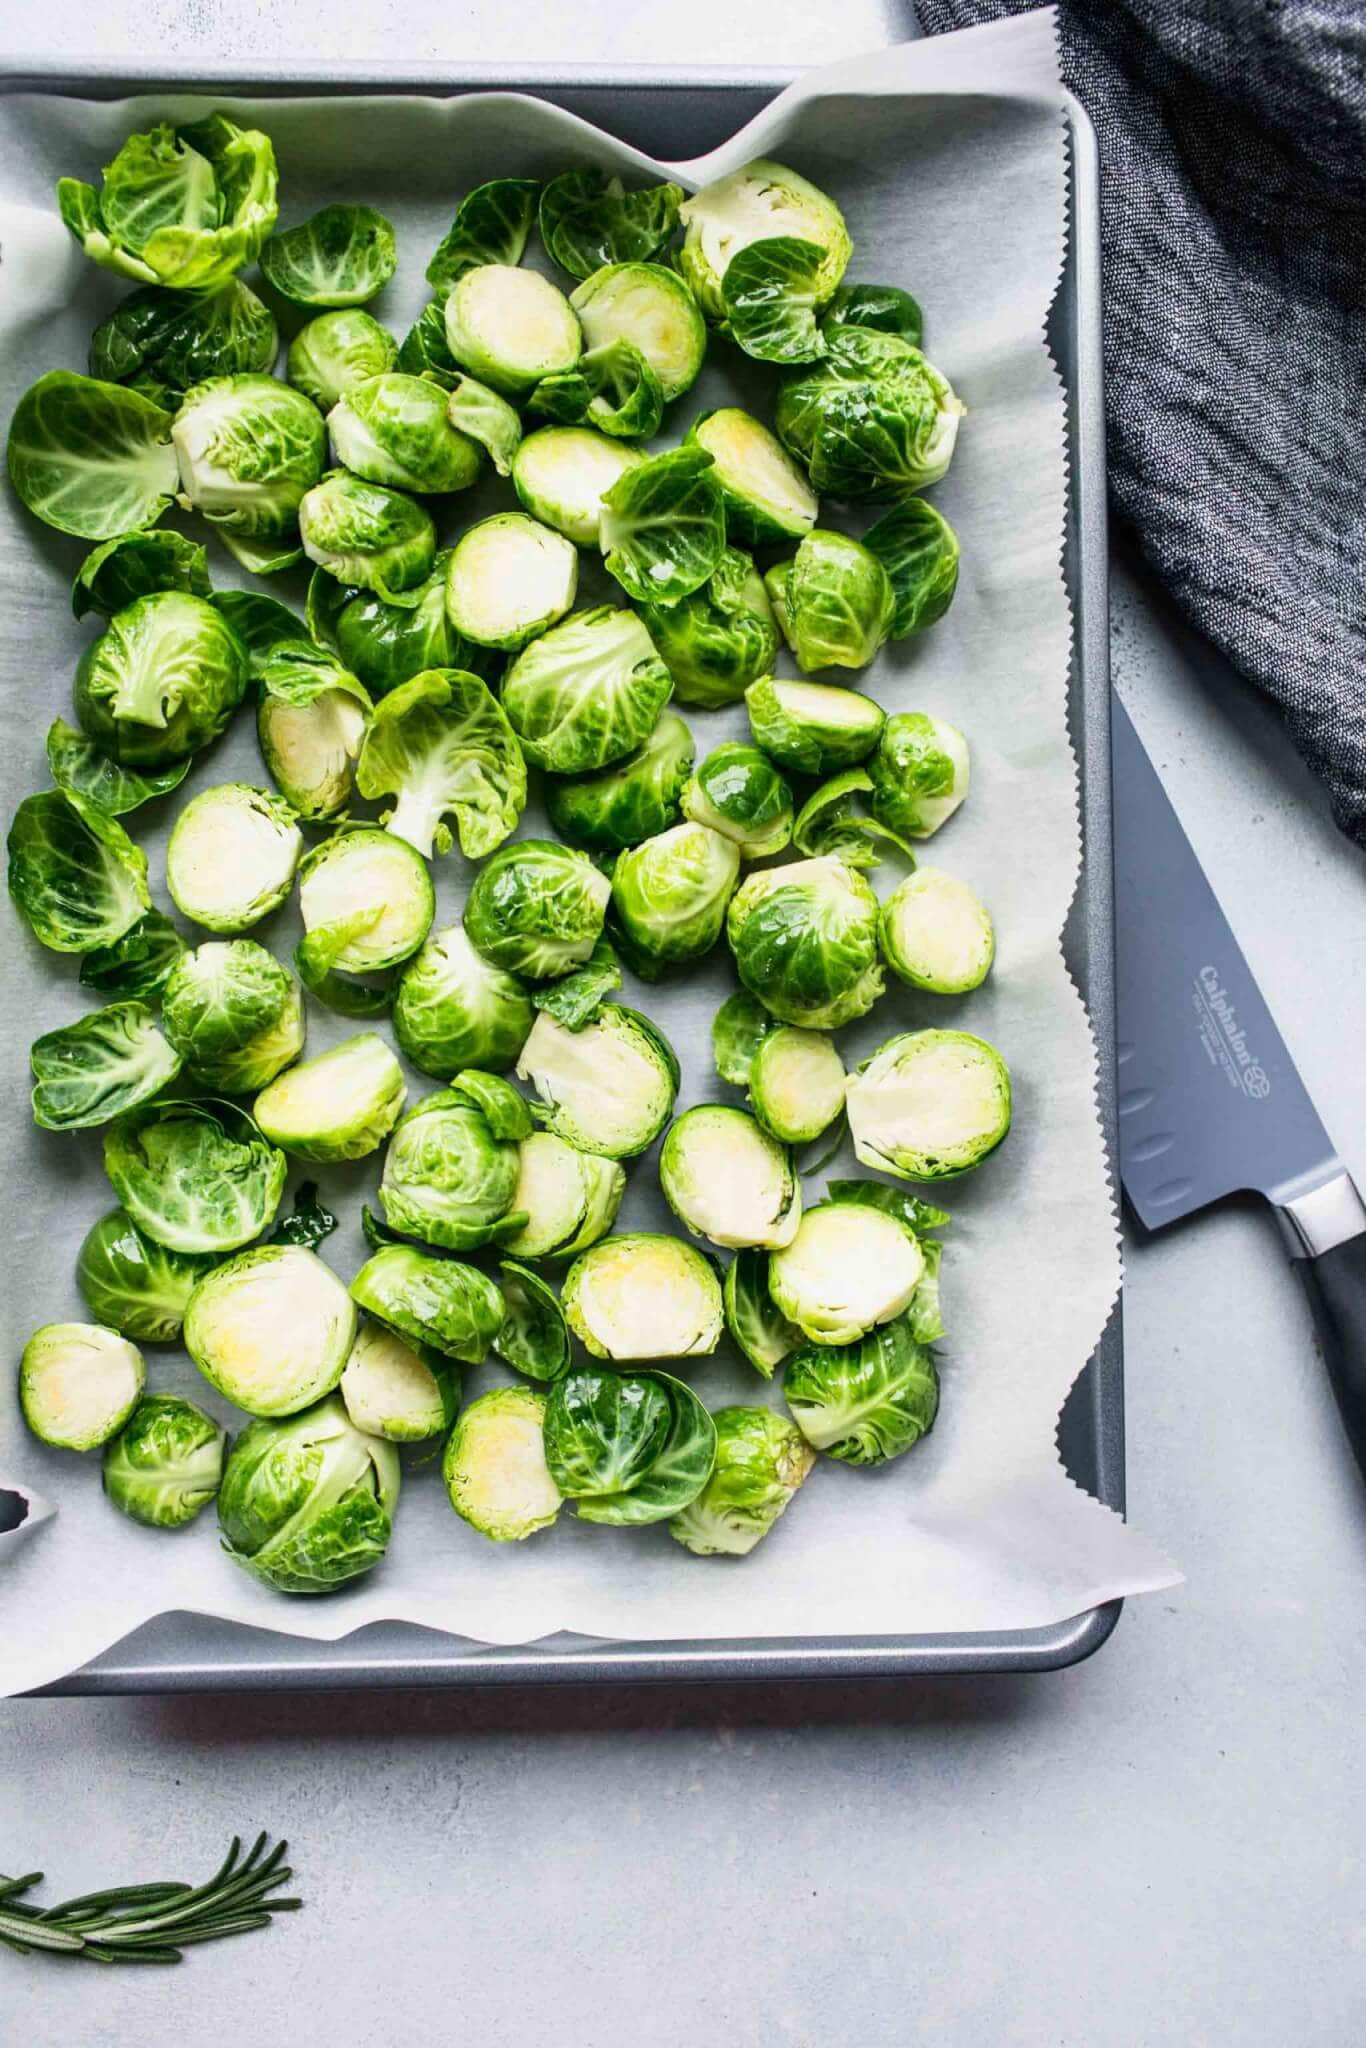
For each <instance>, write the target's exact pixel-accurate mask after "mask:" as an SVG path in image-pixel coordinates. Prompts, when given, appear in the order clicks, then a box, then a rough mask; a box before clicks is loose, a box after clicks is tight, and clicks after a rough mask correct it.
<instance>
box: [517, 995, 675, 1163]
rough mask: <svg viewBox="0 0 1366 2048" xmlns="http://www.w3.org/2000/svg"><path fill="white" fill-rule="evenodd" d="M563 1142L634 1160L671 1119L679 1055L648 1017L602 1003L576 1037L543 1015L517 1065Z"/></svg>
mask: <svg viewBox="0 0 1366 2048" xmlns="http://www.w3.org/2000/svg"><path fill="white" fill-rule="evenodd" d="M517 1076H518V1079H519V1080H525V1081H530V1082H531V1084H532V1086H533V1087H534V1088H535V1090H536V1093H537V1094H538V1095H539V1096H540V1098H541V1102H542V1104H543V1105H544V1120H545V1123H546V1125H547V1127H548V1128H549V1129H550V1130H551V1131H553V1132H554V1134H555V1135H556V1136H557V1137H560V1138H563V1139H565V1140H566V1142H567V1143H568V1144H570V1145H574V1146H576V1147H577V1148H578V1150H579V1151H581V1152H594V1153H600V1154H601V1155H602V1156H603V1157H604V1158H606V1159H631V1158H633V1157H634V1156H635V1155H636V1154H637V1153H638V1152H644V1151H645V1150H646V1149H647V1148H648V1147H649V1146H650V1145H652V1144H653V1143H654V1141H655V1139H656V1138H657V1137H658V1136H659V1134H660V1132H661V1131H662V1130H663V1128H664V1126H665V1124H667V1123H668V1121H669V1118H670V1117H671V1116H672V1115H673V1106H674V1098H675V1096H676V1095H677V1093H678V1082H679V1069H678V1061H677V1059H676V1058H675V1057H674V1053H673V1048H672V1047H671V1046H670V1044H669V1042H668V1040H667V1039H666V1038H665V1037H664V1035H663V1033H662V1032H661V1031H659V1030H658V1029H657V1028H656V1026H655V1025H653V1024H652V1023H651V1022H650V1020H649V1018H648V1017H642V1016H640V1015H639V1013H638V1012H637V1011H635V1010H628V1009H627V1008H626V1006H625V1004H623V1003H604V1004H603V1006H602V1008H601V1009H600V1010H599V1011H598V1013H597V1015H596V1016H595V1017H594V1019H593V1021H592V1023H591V1024H587V1025H585V1026H584V1027H583V1029H582V1030H580V1031H570V1030H568V1029H567V1028H566V1027H565V1026H564V1025H563V1024H559V1023H557V1022H556V1021H555V1019H554V1018H553V1017H551V1016H548V1015H547V1014H546V1012H545V1011H542V1012H541V1014H540V1016H539V1017H538V1018H537V1019H536V1022H535V1024H534V1026H533V1027H532V1032H531V1036H530V1038H528V1040H527V1042H526V1044H525V1045H524V1046H523V1047H522V1056H521V1058H520V1059H519V1060H518V1062H517Z"/></svg>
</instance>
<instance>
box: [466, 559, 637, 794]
mask: <svg viewBox="0 0 1366 2048" xmlns="http://www.w3.org/2000/svg"><path fill="white" fill-rule="evenodd" d="M562 545H566V546H567V545H568V543H567V542H566V543H562ZM571 552H572V550H571ZM671 689H672V682H671V680H670V676H669V671H668V669H667V668H666V667H665V666H664V663H663V662H662V661H661V660H660V659H659V656H658V655H657V654H656V652H655V649H654V645H653V643H652V641H651V639H650V636H649V634H648V633H647V632H646V630H645V628H644V626H643V625H642V624H641V622H640V620H639V619H638V618H637V617H636V615H635V613H634V612H632V611H626V610H624V609H621V610H618V609H615V608H614V607H613V606H611V605H606V604H604V605H596V606H594V608H593V609H592V610H591V611H583V612H575V613H574V615H573V617H572V618H568V619H566V620H564V622H563V624H561V625H558V626H553V627H552V628H551V630H550V631H549V632H548V633H545V634H543V635H542V636H541V638H540V639H539V640H536V641H534V642H533V643H532V645H531V646H530V647H528V648H527V649H525V651H524V652H523V653H522V654H520V655H519V656H518V658H517V659H516V661H514V662H513V663H512V665H511V667H510V668H509V669H508V672H507V675H506V676H505V677H504V679H503V693H502V697H503V708H504V709H505V711H506V712H507V715H508V718H509V719H510V721H511V723H512V728H513V731H514V732H515V733H516V734H517V737H518V739H519V740H520V741H521V743H522V751H523V752H524V753H525V755H526V757H527V759H528V760H529V761H531V762H533V763H534V764H535V765H536V767H538V768H545V769H548V770H549V771H550V772H551V773H552V774H554V775H584V774H588V773H591V772H592V771H594V770H595V769H599V768H608V767H611V766H612V765H613V763H615V762H617V761H623V760H625V758H626V756H627V755H628V754H632V753H634V752H635V750H636V749H637V748H638V747H641V746H643V745H644V744H645V742H646V740H647V739H648V738H649V736H650V734H651V732H652V731H653V730H654V725H655V721H656V719H657V718H658V717H659V714H660V712H661V711H662V710H663V708H664V705H665V704H666V703H667V702H668V698H669V693H670V690H671Z"/></svg>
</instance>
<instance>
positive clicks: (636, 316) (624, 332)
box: [569, 263, 707, 405]
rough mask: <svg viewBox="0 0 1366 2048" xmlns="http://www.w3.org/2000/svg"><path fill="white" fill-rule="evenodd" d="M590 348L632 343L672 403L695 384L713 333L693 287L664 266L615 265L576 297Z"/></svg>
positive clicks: (585, 284) (588, 281)
mask: <svg viewBox="0 0 1366 2048" xmlns="http://www.w3.org/2000/svg"><path fill="white" fill-rule="evenodd" d="M569 303H570V305H571V306H572V307H573V308H574V311H575V312H576V313H577V314H578V316H579V325H580V326H581V327H582V329H583V335H584V341H585V343H586V345H587V346H588V347H589V348H590V349H598V348H606V347H608V346H609V345H610V344H611V343H612V342H614V341H628V342H630V343H631V345H632V346H633V347H634V348H638V349H639V350H640V353H641V354H642V356H644V358H645V360H646V362H647V363H648V364H649V366H650V368H651V369H652V370H653V371H654V373H655V376H656V377H657V378H658V379H659V388H660V391H661V393H662V395H663V398H664V402H665V404H666V405H667V404H668V402H669V400H670V399H673V398H677V397H678V396H679V395H680V394H681V393H682V392H684V391H686V390H687V388H688V386H689V385H690V384H692V383H693V382H694V381H695V380H696V378H697V374H698V372H699V371H700V370H701V368H702V360H703V357H704V356H705V355H706V352H707V331H706V328H705V326H704V325H703V321H702V315H701V313H700V312H699V311H698V309H697V303H696V301H695V300H694V298H693V295H692V293H691V292H690V291H689V290H688V287H687V285H686V284H685V283H684V282H683V280H682V278H680V277H679V275H678V273H677V272H676V271H673V270H667V269H665V267H664V265H663V264H661V263H609V264H606V265H604V267H603V268H602V269H601V270H596V271H594V273H593V275H592V276H591V277H589V278H586V279H585V280H584V282H583V283H582V284H581V285H580V286H579V287H578V289H577V291H575V292H572V293H571V294H570V299H569Z"/></svg>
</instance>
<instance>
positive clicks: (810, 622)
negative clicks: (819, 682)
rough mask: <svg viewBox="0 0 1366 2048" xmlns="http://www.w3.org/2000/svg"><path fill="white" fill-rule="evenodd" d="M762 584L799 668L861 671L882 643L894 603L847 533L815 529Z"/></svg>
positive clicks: (877, 569)
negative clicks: (793, 553) (788, 560)
mask: <svg viewBox="0 0 1366 2048" xmlns="http://www.w3.org/2000/svg"><path fill="white" fill-rule="evenodd" d="M765 584H766V587H767V589H768V594H769V597H770V598H771V599H772V601H773V609H774V612H775V613H776V614H777V619H778V625H779V627H780V629H781V631H782V635H783V638H784V639H785V640H786V642H787V644H788V646H789V647H790V648H791V649H792V652H793V653H794V654H795V655H796V657H797V661H798V664H799V666H800V667H802V668H803V669H805V670H806V671H807V672H808V674H809V673H810V671H811V670H812V669H821V668H866V667H867V666H868V663H869V662H870V661H871V660H872V659H873V656H874V655H875V654H876V653H877V652H878V649H879V648H880V647H881V646H882V645H883V643H884V641H885V640H886V638H887V634H888V631H889V630H890V627H891V623H892V615H893V611H894V608H895V606H894V599H893V596H892V586H891V584H890V582H889V581H888V579H887V572H886V570H885V569H884V568H883V566H882V564H881V562H880V561H879V560H878V559H877V556H876V555H873V554H870V553H869V551H868V549H867V548H865V547H864V546H863V545H862V543H861V542H860V541H856V540H851V539H850V537H849V535H848V534H846V533H830V532H827V531H825V530H824V529H822V528H821V527H814V528H813V529H812V531H811V532H810V533H808V534H807V536H806V538H805V539H804V540H803V541H802V542H801V544H800V546H799V547H798V549H797V552H796V554H795V555H794V556H793V557H792V560H791V561H790V562H785V563H779V564H778V565H777V566H776V567H775V568H773V569H770V570H769V573H768V575H767V577H766V578H765Z"/></svg>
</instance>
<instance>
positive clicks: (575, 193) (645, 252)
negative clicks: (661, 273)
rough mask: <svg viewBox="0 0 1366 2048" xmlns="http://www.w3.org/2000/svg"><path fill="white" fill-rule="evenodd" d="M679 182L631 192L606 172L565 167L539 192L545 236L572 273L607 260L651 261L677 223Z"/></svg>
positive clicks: (554, 254)
mask: <svg viewBox="0 0 1366 2048" xmlns="http://www.w3.org/2000/svg"><path fill="white" fill-rule="evenodd" d="M682 198H683V188H682V186H681V185H647V186H645V187H644V188H643V189H642V190H640V191H637V192H628V191H627V190H626V188H625V187H624V185H623V184H622V182H621V179H620V178H618V177H614V176H613V177H609V176H608V175H607V174H606V173H605V172H603V171H564V172H562V173H561V174H560V176H559V177H558V178H552V179H551V180H550V183H549V184H548V185H547V186H546V188H545V190H544V191H543V192H542V194H541V221H540V225H541V240H542V241H543V242H544V243H545V246H546V248H547V250H548V251H549V253H550V256H551V258H552V260H553V261H554V262H556V263H558V264H559V266H560V268H561V270H567V271H568V272H569V273H570V275H571V276H572V277H591V276H592V274H593V272H594V271H595V270H600V269H601V268H602V266H603V265H604V264H606V263H648V262H649V260H650V258H651V257H652V256H656V255H658V253H659V251H660V250H661V249H662V248H663V247H664V244H665V243H666V242H667V241H668V239H669V237H670V236H671V235H672V233H673V231H674V229H675V228H676V227H677V226H678V208H679V204H680V202H681V200H682Z"/></svg>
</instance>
